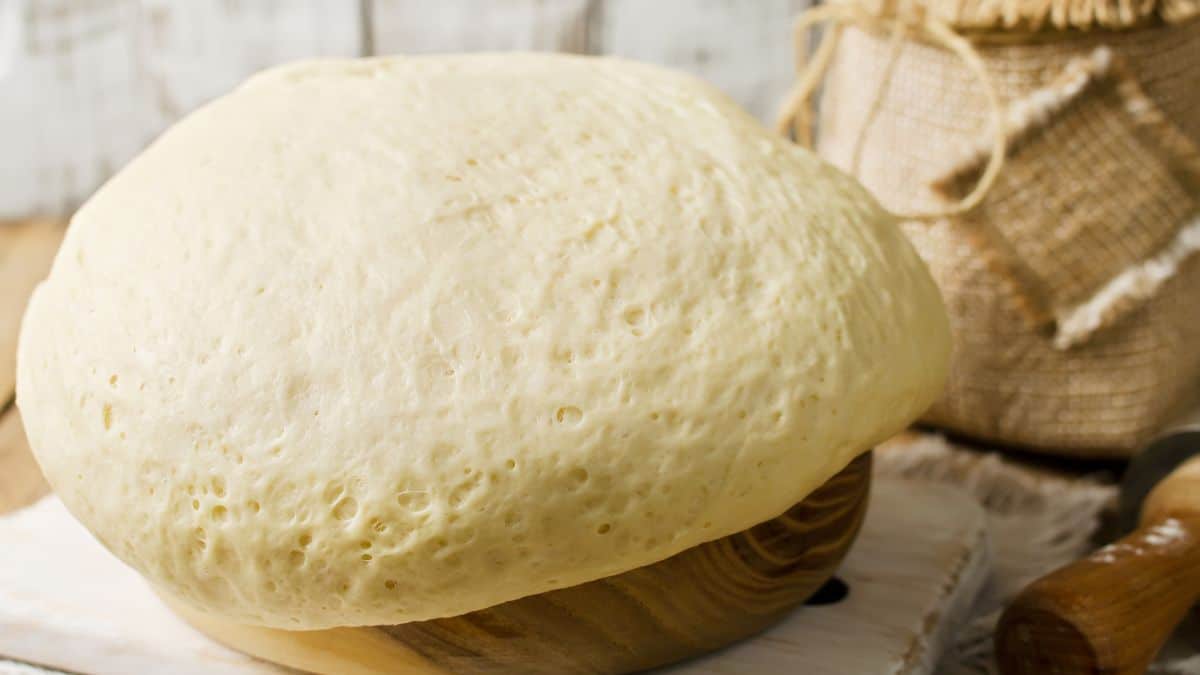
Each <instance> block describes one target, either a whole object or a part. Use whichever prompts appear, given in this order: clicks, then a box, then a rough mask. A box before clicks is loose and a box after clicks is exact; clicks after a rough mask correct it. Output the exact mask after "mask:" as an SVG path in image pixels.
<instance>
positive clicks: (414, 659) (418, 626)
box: [175, 454, 871, 675]
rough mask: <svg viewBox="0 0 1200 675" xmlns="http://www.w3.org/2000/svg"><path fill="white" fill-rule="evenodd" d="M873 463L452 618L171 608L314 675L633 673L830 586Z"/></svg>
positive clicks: (233, 642) (729, 635) (709, 647)
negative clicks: (677, 548) (687, 543)
mask: <svg viewBox="0 0 1200 675" xmlns="http://www.w3.org/2000/svg"><path fill="white" fill-rule="evenodd" d="M870 476H871V459H870V454H866V455H863V456H861V457H859V458H858V459H856V460H855V461H854V462H852V463H851V464H850V465H849V466H847V467H846V468H845V469H843V470H842V471H841V472H840V473H838V474H837V475H836V476H834V477H833V478H831V479H830V480H829V481H828V482H826V483H825V484H824V485H822V486H821V487H820V488H818V489H817V490H816V491H814V492H813V493H812V494H811V495H809V496H808V497H807V498H806V499H805V500H804V501H802V502H800V503H799V504H797V505H795V506H794V507H792V508H791V509H790V510H788V511H787V512H786V513H784V514H783V515H781V516H779V517H777V518H774V519H772V520H769V521H766V522H764V523H760V524H759V525H757V526H755V527H753V528H750V529H748V530H745V531H743V532H739V533H737V534H734V535H731V536H728V537H724V538H722V539H717V540H715V541H711V542H708V543H706V544H702V545H700V546H696V547H694V548H691V549H688V550H686V551H683V552H682V553H679V554H677V555H675V556H673V557H671V558H668V559H666V560H663V561H661V562H658V563H655V564H653V565H647V566H645V567H641V568H638V569H634V570H630V571H628V572H625V573H622V574H619V575H615V576H612V577H608V578H605V579H599V580H597V581H593V582H590V583H586V584H581V585H579V586H574V587H571V588H565V589H561V590H557V591H551V592H548V593H542V594H539V595H534V596H530V597H526V598H521V599H519V600H514V601H512V602H507V603H504V604H501V605H497V606H495V607H489V608H487V609H483V610H480V611H477V612H472V613H470V614H465V615H462V616H457V617H451V618H447V619H437V620H433V621H422V622H415V623H409V624H401V625H396V626H379V627H364V628H340V629H333V630H329V631H305V632H293V631H282V630H274V629H265V628H249V627H246V626H238V625H232V624H226V623H223V622H219V621H215V620H213V619H211V618H209V617H204V616H197V615H195V614H194V613H192V612H189V611H187V610H186V609H184V608H179V607H176V608H175V609H176V611H177V612H179V613H180V614H181V615H183V617H184V618H185V619H186V620H187V621H188V622H189V623H191V624H192V625H193V626H195V627H196V628H197V629H199V630H201V631H202V632H204V633H206V634H208V635H209V636H210V637H212V638H214V639H216V640H217V641H219V642H222V643H224V644H226V645H228V646H230V647H233V648H235V649H238V650H240V651H243V652H246V653H248V654H251V655H253V656H257V657H259V658H263V659H266V660H268V661H273V662H275V663H280V664H282V665H287V666H291V667H294V668H300V669H302V670H306V671H308V672H314V673H323V674H329V675H333V674H334V673H336V674H338V675H342V674H346V673H364V674H366V673H372V674H381V673H423V674H433V673H438V674H442V673H462V674H466V675H474V674H485V673H487V674H494V673H523V674H529V675H542V674H545V675H551V674H553V675H565V674H568V673H613V674H616V673H629V672H636V671H640V670H645V669H647V668H653V667H655V666H661V665H665V664H669V663H674V662H677V661H680V660H683V659H687V658H691V657H694V656H698V655H700V654H704V653H707V652H710V651H713V650H715V649H719V648H721V647H724V646H726V645H729V644H731V643H734V642H737V641H739V640H742V639H744V638H746V637H749V636H751V635H754V634H756V633H759V632H760V631H762V630H764V629H766V628H767V627H769V626H770V625H771V624H773V623H775V622H776V621H778V620H779V619H780V618H781V617H783V616H784V615H785V614H786V613H787V612H788V611H789V610H790V609H792V608H793V607H795V606H796V605H798V604H800V603H802V602H804V600H805V599H807V598H808V597H809V596H810V595H811V594H812V593H813V592H815V591H816V590H817V589H818V588H820V586H821V585H822V584H823V583H824V582H825V581H826V580H828V579H829V577H830V576H831V575H832V574H833V571H834V569H835V568H836V567H837V565H838V564H839V563H840V562H841V560H842V558H843V557H844V556H845V554H846V551H847V550H848V549H849V547H850V544H851V543H852V542H853V541H854V538H855V536H856V535H857V533H858V530H859V527H860V526H861V524H862V520H863V516H864V514H865V512H866V507H867V494H868V490H869V485H870Z"/></svg>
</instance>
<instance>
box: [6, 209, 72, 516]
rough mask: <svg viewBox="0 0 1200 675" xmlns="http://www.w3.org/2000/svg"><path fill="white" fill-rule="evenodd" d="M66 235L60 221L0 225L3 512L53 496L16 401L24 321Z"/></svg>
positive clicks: (35, 221)
mask: <svg viewBox="0 0 1200 675" xmlns="http://www.w3.org/2000/svg"><path fill="white" fill-rule="evenodd" d="M64 232H65V228H64V226H63V224H62V223H61V222H58V221H50V220H34V221H26V222H18V223H6V224H0V513H6V512H8V511H11V510H13V509H17V508H20V507H22V506H25V505H27V504H31V503H33V502H34V501H36V500H37V498H38V497H41V496H42V495H44V494H45V493H46V492H48V491H49V486H48V485H46V481H45V479H44V478H42V472H41V470H40V469H39V468H38V466H37V463H36V462H35V461H34V459H33V454H32V453H31V452H30V450H29V443H28V442H27V441H26V440H25V429H24V427H23V426H22V425H21V417H20V415H19V414H18V412H17V409H16V407H15V406H14V405H13V401H14V387H15V384H16V355H17V336H18V333H19V331H20V326H21V316H22V315H23V314H24V312H25V305H26V303H27V302H28V299H29V294H30V293H31V292H33V289H34V287H35V286H36V285H37V284H38V282H40V281H41V280H42V279H43V278H45V276H46V274H47V273H48V272H49V270H50V263H51V261H52V260H53V258H54V254H55V252H56V251H57V250H58V245H59V243H60V242H61V241H62V237H63V233H64Z"/></svg>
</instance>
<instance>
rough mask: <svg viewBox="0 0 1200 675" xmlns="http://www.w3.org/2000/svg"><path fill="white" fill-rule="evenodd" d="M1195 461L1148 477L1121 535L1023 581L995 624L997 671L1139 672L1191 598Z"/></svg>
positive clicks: (1195, 587) (1199, 582)
mask: <svg viewBox="0 0 1200 675" xmlns="http://www.w3.org/2000/svg"><path fill="white" fill-rule="evenodd" d="M1198 501H1200V461H1198V460H1196V459H1193V460H1191V461H1190V462H1189V463H1188V464H1186V465H1184V466H1183V467H1181V468H1180V469H1178V470H1177V471H1176V472H1175V473H1173V474H1172V475H1171V476H1169V477H1168V478H1167V479H1166V480H1164V481H1163V482H1162V483H1160V484H1159V485H1158V487H1156V488H1155V490H1154V491H1153V492H1152V493H1151V494H1150V496H1149V497H1148V498H1147V500H1146V502H1145V505H1144V507H1143V516H1142V521H1141V524H1140V526H1139V527H1138V529H1137V530H1136V531H1134V532H1133V533H1132V534H1130V535H1129V536H1127V537H1125V538H1124V539H1121V540H1120V541H1118V542H1116V543H1114V544H1111V545H1109V546H1106V547H1104V548H1102V549H1100V550H1099V551H1096V552H1095V553H1093V554H1092V555H1091V556H1089V557H1088V558H1085V559H1084V560H1081V561H1079V562H1076V563H1073V564H1071V565H1068V566H1066V567H1064V568H1062V569H1060V570H1058V571H1057V572H1054V573H1052V574H1050V575H1048V576H1046V577H1043V578H1042V579H1039V580H1038V581H1036V582H1034V583H1033V584H1030V586H1029V587H1027V588H1026V589H1025V590H1024V591H1023V592H1022V593H1021V594H1020V595H1019V596H1017V599H1016V600H1014V601H1013V603H1012V604H1011V605H1010V606H1009V607H1008V609H1007V610H1006V611H1005V613H1004V615H1003V616H1002V617H1001V619H1000V624H999V626H998V627H997V629H996V656H997V659H998V661H999V664H1000V671H1001V672H1002V673H1004V675H1026V674H1029V675H1034V674H1037V675H1083V674H1085V673H1086V674H1104V675H1135V674H1136V675H1140V674H1141V673H1144V672H1145V671H1146V669H1147V668H1149V666H1150V663H1151V662H1152V661H1153V659H1154V656H1155V654H1156V653H1157V652H1158V650H1159V649H1160V648H1161V647H1162V645H1163V643H1164V642H1166V640H1167V638H1168V637H1169V636H1170V635H1171V632H1172V630H1174V628H1175V626H1176V625H1177V624H1178V623H1179V622H1180V621H1181V620H1182V619H1183V617H1184V616H1185V615H1186V614H1187V612H1188V610H1189V609H1190V608H1191V607H1192V606H1193V605H1194V604H1195V603H1196V601H1197V599H1200V509H1197V508H1195V507H1196V505H1197V502H1198Z"/></svg>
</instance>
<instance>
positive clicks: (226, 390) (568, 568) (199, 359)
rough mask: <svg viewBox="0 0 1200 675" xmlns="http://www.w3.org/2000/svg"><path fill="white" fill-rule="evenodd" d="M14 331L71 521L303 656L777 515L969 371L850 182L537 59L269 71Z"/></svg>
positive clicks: (571, 62) (732, 124) (92, 205)
mask: <svg viewBox="0 0 1200 675" xmlns="http://www.w3.org/2000/svg"><path fill="white" fill-rule="evenodd" d="M21 337H22V339H21V348H20V367H19V371H20V372H19V380H20V382H19V403H20V407H21V411H22V413H23V414H24V416H25V425H26V428H27V430H28V432H29V437H30V440H31V442H32V445H33V447H34V449H35V451H36V454H37V457H38V460H39V461H40V462H41V465H42V467H43V468H44V469H45V472H46V475H47V476H48V478H49V479H50V481H51V483H53V485H54V487H55V489H56V490H57V491H58V494H59V495H60V496H61V497H62V499H63V501H64V502H65V503H66V504H67V506H68V507H69V508H70V509H71V511H72V512H73V513H74V514H75V515H76V516H77V517H78V518H79V519H80V520H81V521H83V523H84V524H85V525H86V526H87V527H88V528H90V529H91V531H92V532H94V533H95V534H96V536H97V537H98V538H99V539H100V540H101V541H102V542H103V543H104V544H105V545H107V546H108V547H109V548H110V549H111V550H112V551H113V552H114V553H116V554H117V555H118V556H120V557H121V558H122V559H124V560H125V561H126V562H128V563H129V564H130V565H132V566H133V567H135V568H137V569H138V570H139V571H140V572H141V573H142V574H144V575H145V576H146V577H147V578H148V579H149V580H150V581H151V582H152V583H153V584H154V585H155V586H156V587H157V588H158V589H159V590H160V591H162V592H164V593H167V594H169V595H171V596H173V597H175V598H176V599H178V600H182V601H185V602H187V603H190V604H191V605H192V606H194V607H195V608H196V609H199V610H201V611H205V612H209V613H211V614H214V615H217V616H220V617H224V618H228V619H231V620H235V621H240V622H248V623H255V624H263V625H269V626H278V627H284V628H305V629H310V628H323V627H329V626H339V625H361V624H389V623H399V622H406V621H414V620H422V619H429V618H434V617H441V616H447V615H455V614H461V613H464V612H469V611H472V610H476V609H480V608H483V607H487V606H490V605H494V604H497V603H501V602H504V601H507V600H512V599H515V598H519V597H522V596H525V595H528V594H533V593H539V592H542V591H547V590H550V589H555V588H561V587H564V586H570V585H573V584H578V583H581V582H585V581H589V580H592V579H596V578H599V577H604V576H608V575H612V574H615V573H619V572H622V571H625V570H628V569H631V568H634V567H637V566H641V565H645V564H648V563H652V562H655V561H658V560H660V559H663V558H665V557H668V556H670V555H672V554H674V553H676V552H678V551H680V550H682V549H685V548H688V547H691V546H695V545H696V544H699V543H701V542H704V541H707V540H711V539H714V538H717V537H721V536H723V535H727V534H730V533H732V532H735V531H738V530H741V529H745V528H747V527H748V526H751V525H753V524H755V523H757V522H759V521H762V520H765V519H768V518H771V517H773V516H775V515H777V514H779V513H780V512H782V511H784V510H785V509H787V508H788V507H789V506H791V505H792V504H793V503H795V502H797V501H799V500H800V499H802V498H803V497H804V496H805V495H807V494H808V493H809V492H810V491H811V490H813V489H814V488H815V487H816V486H818V485H819V484H820V483H822V482H823V481H825V480H826V479H828V478H829V477H830V476H831V475H833V474H834V473H836V472H837V471H838V470H840V469H841V468H842V467H843V466H845V465H846V464H847V463H848V462H849V461H850V460H851V459H852V458H853V457H855V456H856V455H858V454H859V453H861V452H862V451H863V450H865V449H867V448H868V447H870V446H871V445H872V444H873V443H875V442H877V441H879V440H881V439H883V438H884V437H886V436H888V435H890V434H892V433H893V432H895V431H897V430H899V429H901V428H902V427H903V426H904V425H906V424H907V423H908V422H909V421H910V420H912V419H914V418H915V417H916V416H917V415H918V414H919V413H920V412H922V410H923V409H924V408H925V407H926V406H927V405H928V404H929V403H931V402H932V401H933V400H934V398H935V397H936V395H937V394H938V391H939V389H940V387H941V385H942V380H943V377H944V375H945V372H946V364H947V355H948V351H949V334H948V327H947V320H946V316H945V312H944V309H943V307H942V304H941V299H940V296H939V294H938V291H937V289H936V287H935V286H934V284H933V282H932V281H931V280H930V277H929V275H928V274H927V272H926V270H925V268H924V267H923V266H922V264H921V262H920V261H919V259H918V258H917V256H916V255H915V254H914V252H913V250H912V248H911V247H910V246H909V244H908V243H907V242H906V241H905V239H904V238H903V236H902V235H901V233H900V231H899V230H898V229H897V227H896V225H895V224H894V223H893V222H892V220H891V219H890V218H889V217H888V216H886V215H885V214H884V213H883V212H882V211H881V210H880V208H879V207H878V206H877V205H876V203H875V201H874V200H872V199H871V198H870V197H869V196H868V195H867V193H866V192H864V190H863V189H862V188H861V187H860V186H859V185H858V184H857V183H856V182H855V181H854V180H853V179H851V178H849V177H847V176H845V175H843V174H841V173H839V172H837V171H836V170H834V169H832V168H830V167H829V166H827V165H825V164H823V163H822V162H821V161H819V160H818V159H816V158H815V157H813V156H812V155H811V154H809V153H807V152H805V151H803V150H800V149H798V148H796V147H793V146H792V145H790V144H789V143H787V142H785V141H783V140H781V139H779V138H775V137H773V136H772V135H770V134H769V133H768V132H767V131H765V130H764V129H763V128H762V127H760V126H759V125H758V124H757V123H756V122H755V121H754V120H753V119H752V118H751V117H750V116H748V115H747V114H746V113H744V112H742V111H741V110H739V109H738V108H737V107H736V106H735V105H734V104H733V103H732V102H730V101H729V100H728V99H726V98H725V97H724V96H723V95H721V94H719V93H718V92H717V91H715V90H714V89H712V88H711V87H709V86H707V85H705V84H703V83H701V82H700V81H698V80H696V79H693V78H691V77H688V76H685V75H681V74H678V73H674V72H670V71H667V70H662V69H658V68H654V67H650V66H645V65H638V64H635V63H629V62H624V61H617V60H604V59H591V58H577V57H565V56H536V55H506V56H501V55H477V56H449V57H426V58H390V59H380V60H367V61H331V62H313V63H301V64H296V65H291V66H287V67H283V68H278V69H275V70H272V71H270V72H267V73H265V74H262V75H259V76H257V77H255V78H253V79H252V80H251V81H250V82H249V83H247V84H246V85H243V86H242V87H241V88H239V89H238V90H236V91H234V92H233V93H231V94H229V95H228V96H225V97H223V98H221V99H219V100H217V101H215V102H214V103H212V104H210V105H208V106H205V107H204V108H203V109H201V110H200V111H198V112H196V113H195V114H193V115H191V116H189V117H188V118H187V119H185V120H184V121H182V122H180V123H179V124H178V125H176V126H175V127H174V128H172V129H171V130H169V131H168V132H166V133H165V134H164V135H163V136H162V137H161V138H160V139H159V140H158V141H156V142H155V143H154V144H153V145H152V146H151V147H150V148H149V149H148V150H146V151H145V152H144V153H143V154H142V155H141V156H140V157H138V158H137V159H135V160H134V161H133V162H132V163H131V164H130V165H129V166H128V167H126V168H125V169H124V170H123V171H121V172H120V173H119V174H118V175H117V176H116V177H115V178H113V179H112V181H111V182H109V183H108V184H107V185H106V186H104V188H103V189H101V190H100V191H99V192H98V193H97V194H96V196H95V197H93V198H92V199H91V201H89V202H88V203H87V204H86V205H85V206H84V207H83V208H82V209H81V210H80V211H79V213H78V214H77V215H76V216H75V219H74V221H73V224H72V227H71V229H70V232H69V234H68V235H67V239H66V242H65V244H64V246H63V249H62V252H61V253H60V254H59V257H58V259H57V261H56V263H55V265H54V269H53V272H52V273H51V275H50V278H49V280H48V281H47V282H46V283H45V284H43V285H42V286H41V288H40V289H39V290H38V292H37V293H36V295H35V296H34V298H33V300H32V302H31V304H30V307H29V311H28V314H27V316H26V319H25V323H24V329H23V333H22V336H21ZM81 573H83V574H86V570H81Z"/></svg>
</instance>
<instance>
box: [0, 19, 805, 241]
mask: <svg viewBox="0 0 1200 675" xmlns="http://www.w3.org/2000/svg"><path fill="white" fill-rule="evenodd" d="M806 4H807V0H0V219H4V218H17V217H25V216H30V215H47V216H50V215H60V216H61V215H66V214H69V213H70V212H71V211H72V210H73V209H74V208H75V207H76V206H78V205H79V203H80V202H81V201H82V200H83V199H85V198H86V197H87V196H88V195H89V194H91V192H92V191H93V190H95V189H96V187H98V186H99V185H100V184H101V183H102V182H103V181H104V179H105V178H107V177H108V176H109V175H110V174H111V173H112V172H113V171H114V170H116V169H117V168H119V167H120V166H121V165H123V164H124V163H125V162H126V161H128V160H129V158H130V157H131V156H133V154H135V153H136V152H137V151H138V150H139V149H140V148H142V147H143V146H144V145H145V144H146V143H148V142H149V141H150V140H152V139H153V138H154V136H155V135H157V134H158V133H159V132H160V131H161V130H162V129H163V128H164V127H165V126H166V125H168V124H170V123H171V122H172V121H174V120H176V119H178V118H179V117H180V116H182V115H184V114H186V113H187V112H188V111H190V110H192V109H193V108H195V107H196V106H198V105H200V104H202V103H204V102H205V101H207V100H209V99H211V98H213V97H214V96H216V95H218V94H220V93H222V92H224V91H226V90H228V89H230V88H231V87H233V86H234V85H236V84H237V83H238V82H239V81H241V80H242V79H244V78H245V77H246V76H247V75H249V74H250V73H252V72H254V71H256V70H259V69H261V68H264V67H267V66H270V65H272V64H276V63H280V62H284V61H289V60H294V59H298V58H305V57H314V56H356V55H372V54H394V53H428V52H446V51H477V50H513V49H534V50H552V51H566V52H576V53H589V54H617V55H621V56H624V57H628V58H634V59H639V60H644V61H651V62H655V63H661V64H666V65H670V66H673V67H677V68H682V69H684V70H688V71H691V72H693V73H695V74H697V75H699V76H701V77H704V78H706V79H708V80H710V81H712V82H713V83H714V84H716V85H717V86H718V87H720V88H722V89H723V90H725V91H726V92H728V93H729V94H730V95H732V96H733V97H734V98H735V99H737V100H738V101H739V102H741V103H742V104H743V105H744V106H746V107H747V108H748V109H750V110H751V111H752V112H754V113H755V114H756V115H758V116H760V117H761V118H766V117H769V115H770V113H771V111H772V110H773V108H774V106H775V105H776V103H777V101H778V100H779V98H780V97H781V95H782V92H783V91H784V89H785V88H786V87H787V85H788V84H789V83H790V80H791V77H792V57H791V46H790V32H791V31H790V25H791V19H792V18H793V17H794V16H795V15H796V14H797V13H798V12H800V11H801V10H802V9H803V8H804V6H805V5H806Z"/></svg>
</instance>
